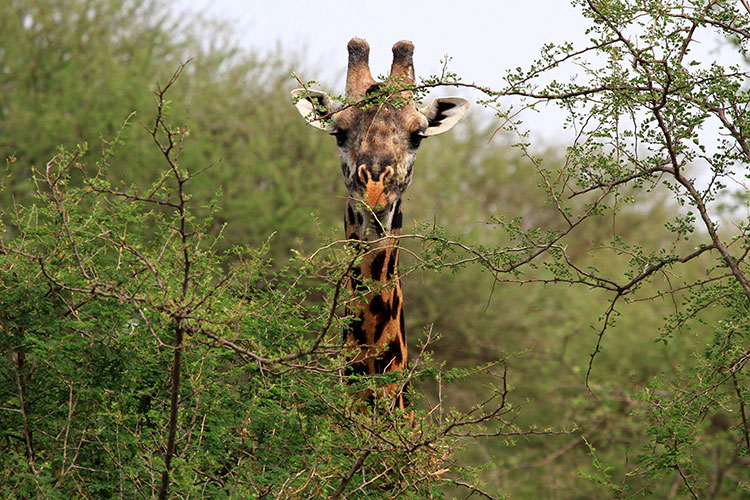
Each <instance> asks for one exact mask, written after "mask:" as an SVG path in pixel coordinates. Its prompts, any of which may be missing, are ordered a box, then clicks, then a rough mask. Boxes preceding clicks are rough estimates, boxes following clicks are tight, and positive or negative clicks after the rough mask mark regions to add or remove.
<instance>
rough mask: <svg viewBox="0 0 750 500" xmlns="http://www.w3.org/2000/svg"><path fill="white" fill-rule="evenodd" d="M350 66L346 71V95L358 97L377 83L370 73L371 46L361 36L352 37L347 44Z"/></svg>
mask: <svg viewBox="0 0 750 500" xmlns="http://www.w3.org/2000/svg"><path fill="white" fill-rule="evenodd" d="M346 48H347V50H348V51H349V67H348V69H347V71H346V96H347V97H357V96H359V95H362V94H364V93H365V92H367V89H368V88H370V86H371V85H374V84H375V80H373V79H372V75H371V74H370V63H369V59H370V46H369V45H368V44H367V42H366V41H365V40H363V39H361V38H352V39H351V40H349V43H348V44H347V45H346Z"/></svg>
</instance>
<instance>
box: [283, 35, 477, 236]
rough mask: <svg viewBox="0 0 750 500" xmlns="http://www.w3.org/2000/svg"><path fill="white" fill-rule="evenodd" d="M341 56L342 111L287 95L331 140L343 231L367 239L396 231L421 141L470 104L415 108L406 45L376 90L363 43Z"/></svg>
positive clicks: (308, 96) (318, 96)
mask: <svg viewBox="0 0 750 500" xmlns="http://www.w3.org/2000/svg"><path fill="white" fill-rule="evenodd" d="M347 49H348V51H349V67H348V70H347V77H346V98H347V101H349V104H348V105H342V104H341V103H338V102H335V101H333V100H332V99H331V98H330V97H329V96H328V95H327V94H326V93H325V92H321V91H316V90H304V89H296V90H293V91H292V96H293V98H294V99H295V102H296V104H295V105H296V107H297V109H298V111H299V112H300V114H302V116H304V117H305V119H306V120H307V123H308V124H310V125H312V126H313V127H315V128H318V129H321V130H325V131H326V132H328V133H330V134H331V135H333V136H334V137H335V138H336V143H337V144H338V147H339V150H340V152H341V171H342V173H343V175H344V183H345V184H346V187H347V189H348V191H349V200H350V201H349V206H350V207H352V210H349V211H348V212H349V214H350V215H352V214H353V213H356V215H352V216H353V217H355V218H356V220H357V222H356V223H355V221H349V222H350V225H352V226H354V227H356V228H357V229H358V231H359V234H357V235H356V236H357V237H358V239H362V240H371V239H375V238H379V237H380V236H382V235H383V234H384V232H385V231H389V230H391V229H394V230H395V229H400V227H401V212H400V201H401V195H402V194H403V192H404V191H406V189H407V188H408V187H409V185H410V184H411V180H412V174H413V167H414V159H415V157H416V153H417V148H418V147H419V145H420V143H421V141H422V139H424V138H425V137H430V136H433V135H438V134H442V133H443V132H447V131H448V130H450V129H451V128H453V126H454V125H455V124H456V123H458V121H459V120H460V119H461V118H462V117H463V116H464V114H465V113H466V111H467V109H468V108H469V101H468V100H467V99H464V98H462V97H439V98H437V99H435V100H433V101H432V102H431V103H430V104H428V105H427V106H425V107H423V108H419V109H417V107H416V106H415V104H414V101H413V99H412V92H411V90H408V87H409V86H411V85H414V83H415V79H414V64H413V62H412V54H413V52H414V45H412V43H411V42H408V41H405V40H402V41H400V42H397V43H396V44H395V45H394V46H393V64H392V65H391V73H390V76H389V78H388V79H387V80H386V82H380V83H378V82H376V81H375V80H374V79H373V78H372V75H371V74H370V67H369V62H368V60H369V55H370V47H369V45H368V44H367V42H366V41H364V40H362V39H360V38H352V39H351V40H350V41H349V44H348V45H347ZM404 87H406V88H407V90H403V88H404ZM390 89H394V91H393V92H389V90H390ZM398 89H401V90H398Z"/></svg>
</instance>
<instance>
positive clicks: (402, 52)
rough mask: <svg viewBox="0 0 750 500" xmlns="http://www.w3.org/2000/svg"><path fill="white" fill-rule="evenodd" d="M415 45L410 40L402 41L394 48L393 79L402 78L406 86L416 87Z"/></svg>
mask: <svg viewBox="0 0 750 500" xmlns="http://www.w3.org/2000/svg"><path fill="white" fill-rule="evenodd" d="M413 55H414V44H413V43H411V42H410V41H409V40H401V41H400V42H396V44H395V45H394V46H393V64H391V77H398V76H402V77H403V80H402V83H403V84H404V85H414V60H413V57H412V56H413Z"/></svg>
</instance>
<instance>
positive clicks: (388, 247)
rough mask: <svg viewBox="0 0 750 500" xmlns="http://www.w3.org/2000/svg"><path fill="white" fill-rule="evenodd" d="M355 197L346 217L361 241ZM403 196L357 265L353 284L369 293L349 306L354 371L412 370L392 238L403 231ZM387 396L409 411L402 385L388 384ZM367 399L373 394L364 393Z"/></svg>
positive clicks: (353, 287)
mask: <svg viewBox="0 0 750 500" xmlns="http://www.w3.org/2000/svg"><path fill="white" fill-rule="evenodd" d="M354 204H355V203H354V202H353V201H351V200H350V201H349V203H348V204H347V211H346V212H347V213H346V218H345V228H346V233H347V234H348V235H349V238H350V239H353V240H360V241H362V239H363V238H360V237H359V235H360V232H361V231H362V223H361V221H362V218H361V216H360V217H358V215H359V213H358V212H357V211H356V209H355V207H354V206H353V205H354ZM402 219H403V216H402V214H401V208H400V200H399V202H398V203H397V206H396V207H395V214H394V216H393V217H392V226H391V227H390V228H389V229H390V230H389V231H388V232H387V235H386V236H384V237H382V238H380V239H379V240H376V241H372V242H369V243H365V242H362V243H360V245H362V244H364V245H367V247H366V248H362V251H363V255H362V257H361V260H360V262H359V265H358V266H356V267H354V268H353V269H352V273H351V277H350V280H349V287H350V289H351V290H352V291H353V292H356V293H357V294H364V295H363V296H362V298H358V299H356V300H355V301H354V302H353V303H352V304H350V306H349V312H350V313H351V314H352V315H353V316H354V317H355V318H356V319H354V320H353V321H352V323H351V325H350V327H349V328H348V329H347V330H346V331H345V332H344V341H345V343H346V344H347V345H348V346H351V350H350V353H351V363H350V373H352V374H356V375H360V374H382V373H388V372H395V371H398V370H403V369H405V368H407V363H408V352H407V349H406V330H405V329H404V310H403V303H404V297H403V294H402V291H401V282H400V281H399V278H398V254H399V249H398V245H397V244H396V240H395V239H394V238H392V237H391V236H399V235H400V234H401V221H402ZM382 394H383V395H390V396H393V397H394V402H395V405H396V407H397V408H400V409H402V410H403V409H404V408H405V407H406V403H405V400H404V394H403V391H402V390H401V387H400V386H398V385H397V384H390V385H388V386H386V387H383V388H382ZM362 396H363V397H365V398H367V397H369V396H372V394H370V393H369V392H367V393H365V394H362Z"/></svg>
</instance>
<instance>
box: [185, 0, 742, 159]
mask: <svg viewBox="0 0 750 500" xmlns="http://www.w3.org/2000/svg"><path fill="white" fill-rule="evenodd" d="M175 4H176V7H177V9H178V11H179V10H180V9H181V10H184V11H187V12H191V13H197V14H201V15H203V16H206V17H209V18H218V19H221V20H224V21H227V22H229V23H230V24H231V25H233V26H234V28H235V32H236V39H235V41H236V42H237V43H238V44H239V46H240V47H244V48H247V49H250V50H252V51H255V52H260V53H261V54H262V53H265V52H273V51H275V50H276V49H277V48H279V47H281V48H282V49H284V50H289V51H291V52H293V53H296V54H299V53H302V54H304V55H305V57H306V58H307V61H306V62H307V63H308V64H306V67H308V68H316V69H318V71H317V72H316V73H315V74H304V73H301V74H300V78H301V79H302V80H303V81H309V80H316V81H319V82H321V83H322V84H323V87H324V88H327V89H331V90H333V91H334V92H337V93H342V92H343V87H344V78H345V69H346V62H347V52H346V44H347V42H348V41H349V39H351V38H352V37H354V36H357V37H360V38H364V39H366V40H367V41H368V43H369V44H370V68H371V71H372V74H373V76H375V77H376V78H377V76H378V75H383V74H386V73H387V72H388V69H389V68H390V63H391V57H392V55H391V47H392V46H393V44H394V43H395V42H396V41H398V40H403V39H406V40H411V41H412V42H413V43H414V45H415V51H414V66H415V71H416V74H417V77H420V76H421V77H427V76H430V75H433V74H437V73H439V72H440V70H441V67H442V63H441V60H442V59H444V58H445V56H446V54H447V55H448V56H450V57H451V61H450V62H449V68H450V69H451V70H452V71H453V72H455V73H457V74H458V75H460V77H461V78H462V80H463V81H464V82H467V83H477V84H480V85H483V86H488V87H490V88H501V87H502V85H501V83H502V77H503V76H504V75H505V73H506V71H507V70H509V69H513V68H517V67H521V68H524V69H526V68H528V67H529V65H530V64H531V63H532V62H533V61H534V60H535V59H537V58H538V57H539V54H540V51H541V48H542V46H543V45H544V44H546V43H550V42H553V43H557V44H559V43H562V42H572V43H573V44H574V46H576V47H578V48H582V47H585V46H586V45H587V44H588V37H587V35H586V28H587V27H588V26H589V25H590V24H589V20H588V19H585V18H584V17H583V16H582V15H581V13H580V10H579V8H577V7H573V6H572V5H571V4H570V1H569V0H484V1H479V0H454V1H448V0H410V1H409V0H378V1H376V2H372V1H360V0H350V1H341V0H336V1H334V0H306V1H304V2H303V1H292V0H175ZM698 47H699V50H700V51H702V52H703V53H702V54H698V56H697V57H699V58H701V59H703V60H704V61H706V60H712V59H714V58H719V59H725V61H724V62H726V58H727V57H728V56H727V54H726V53H725V54H719V53H718V52H717V50H716V47H717V43H715V42H713V41H712V40H711V39H710V38H709V39H707V40H702V43H701V44H699V46H698ZM729 56H730V57H732V58H736V54H730V55H729ZM732 62H737V61H736V60H734V61H732ZM568 71H575V66H573V67H572V68H571V69H569V70H568ZM570 76H572V73H565V72H561V70H560V69H558V70H556V74H555V78H557V79H558V80H561V81H565V80H567V79H568V78H569V77H570ZM438 92H439V93H440V95H448V94H455V95H463V96H465V97H468V98H469V99H472V100H475V99H478V98H481V94H479V93H478V92H474V93H471V92H470V91H461V90H455V91H453V90H451V91H447V90H442V89H441V90H440V91H438ZM504 102H507V101H504ZM539 111H540V112H539V113H529V112H527V113H526V114H524V115H523V117H522V118H523V120H524V127H526V128H528V129H529V130H531V131H532V136H531V137H532V139H537V141H536V142H537V143H542V145H543V144H545V143H546V144H557V145H561V144H566V143H569V141H570V140H571V139H572V138H573V131H571V130H567V131H566V130H563V123H564V118H565V115H564V113H563V112H562V111H560V110H559V109H558V108H557V107H556V106H554V105H547V106H543V107H541V108H540V109H539ZM470 113H472V114H475V115H477V116H480V117H481V116H484V117H486V118H489V117H490V116H491V112H490V111H489V110H486V109H482V108H481V107H479V106H473V107H472V109H471V110H470Z"/></svg>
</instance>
